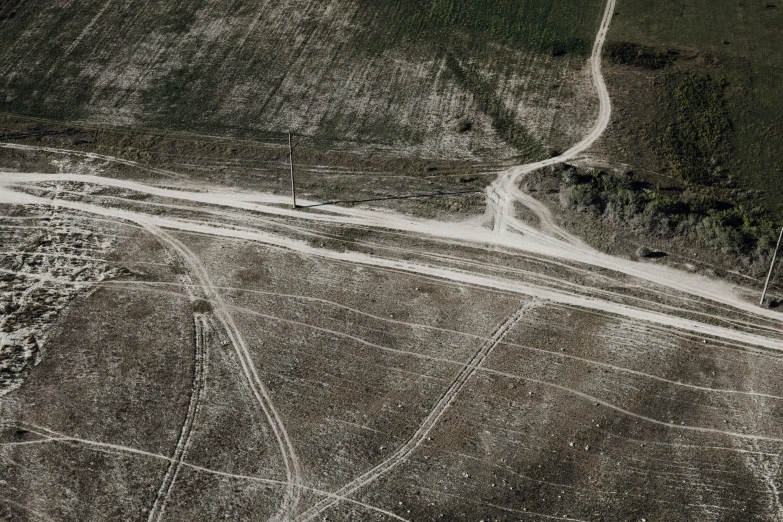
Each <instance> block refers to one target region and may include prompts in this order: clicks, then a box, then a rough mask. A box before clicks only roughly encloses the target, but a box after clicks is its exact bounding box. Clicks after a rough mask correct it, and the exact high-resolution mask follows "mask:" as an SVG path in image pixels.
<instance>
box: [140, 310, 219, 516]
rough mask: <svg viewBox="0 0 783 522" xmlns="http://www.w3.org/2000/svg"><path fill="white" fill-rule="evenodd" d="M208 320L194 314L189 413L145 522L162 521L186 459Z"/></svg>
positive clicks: (201, 388) (202, 377)
mask: <svg viewBox="0 0 783 522" xmlns="http://www.w3.org/2000/svg"><path fill="white" fill-rule="evenodd" d="M206 334H207V320H206V318H205V317H204V316H203V315H202V314H194V315H193V336H194V338H193V349H194V357H193V361H194V362H193V385H192V387H191V390H190V400H189V402H188V410H187V413H186V414H185V420H184V422H183V423H182V429H181V430H180V434H179V439H178V440H177V445H176V446H175V448H174V455H173V456H172V458H171V461H170V462H169V467H168V469H167V470H166V474H165V475H164V476H163V481H162V482H161V484H160V488H158V494H157V495H156V496H155V502H153V504H152V508H151V509H150V511H149V516H148V517H147V522H158V521H160V520H162V519H163V513H164V512H165V510H166V502H167V501H168V498H169V495H170V494H171V490H172V489H173V488H174V483H175V482H176V481H177V475H178V474H179V470H180V468H181V467H182V462H183V461H184V460H185V457H186V456H187V451H188V447H189V446H190V435H191V433H192V431H193V425H194V422H195V419H196V413H197V411H198V409H199V404H200V402H201V399H202V397H203V395H204V392H205V390H206V378H207V376H206V374H207V349H208V346H207V340H206Z"/></svg>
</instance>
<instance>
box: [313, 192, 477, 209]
mask: <svg viewBox="0 0 783 522" xmlns="http://www.w3.org/2000/svg"><path fill="white" fill-rule="evenodd" d="M480 192H484V191H483V190H460V191H457V192H432V193H429V194H411V195H408V196H381V197H377V198H368V199H341V200H335V201H326V202H324V203H315V204H313V205H297V207H298V208H315V207H324V206H326V205H338V204H340V203H369V202H371V201H388V200H393V199H413V198H431V197H437V196H455V195H459V194H478V193H480Z"/></svg>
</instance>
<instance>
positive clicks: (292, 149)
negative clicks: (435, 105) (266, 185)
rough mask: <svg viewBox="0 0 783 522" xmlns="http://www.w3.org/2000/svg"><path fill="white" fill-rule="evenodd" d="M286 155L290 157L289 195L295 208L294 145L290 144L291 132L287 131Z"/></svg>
mask: <svg viewBox="0 0 783 522" xmlns="http://www.w3.org/2000/svg"><path fill="white" fill-rule="evenodd" d="M288 157H289V158H290V159H291V195H292V196H293V198H294V206H293V207H292V208H296V184H295V182H294V147H293V145H292V144H291V133H290V132H289V133H288Z"/></svg>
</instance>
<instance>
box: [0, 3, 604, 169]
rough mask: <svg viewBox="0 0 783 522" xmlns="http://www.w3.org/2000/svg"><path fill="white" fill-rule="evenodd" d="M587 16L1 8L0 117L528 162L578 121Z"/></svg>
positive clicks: (552, 8) (546, 11)
mask: <svg viewBox="0 0 783 522" xmlns="http://www.w3.org/2000/svg"><path fill="white" fill-rule="evenodd" d="M600 8H601V3H600V2H599V1H597V0H590V1H589V2H576V1H575V0H569V1H567V2H554V1H551V0H528V1H526V2H523V3H521V4H520V3H518V2H508V1H493V2H485V3H477V4H474V3H470V4H464V3H461V2H456V1H454V0H449V1H442V0H441V1H434V2H431V3H421V2H411V1H408V0H405V1H396V2H392V1H386V2H364V1H359V0H357V1H350V0H340V1H334V2H330V3H324V2H316V1H308V0H297V1H294V2H278V1H273V2H265V3H264V4H263V6H261V7H258V6H256V5H254V4H252V3H248V2H237V1H235V2H231V3H229V4H225V3H223V2H217V1H211V2H206V3H203V2H185V3H179V4H176V5H175V4H167V3H161V2H143V1H141V0H134V1H131V2H127V3H125V4H123V5H110V4H106V3H105V2H96V1H87V2H79V3H75V2H65V3H64V4H62V5H61V4H59V3H58V4H55V3H51V4H50V5H44V6H41V5H37V4H34V3H32V2H24V1H19V2H10V3H5V4H4V5H3V6H2V7H1V8H0V13H2V14H1V15H0V16H1V18H0V26H1V27H2V35H1V36H0V44H1V45H0V49H2V50H0V64H2V66H0V70H2V78H3V79H2V81H0V111H5V112H7V113H10V114H14V115H26V116H36V117H44V118H54V119H57V120H60V121H89V122H99V123H102V124H109V125H112V126H122V127H128V128H136V127H144V128H156V129H161V130H164V131H172V130H187V131H190V132H202V133H208V134H217V135H221V136H236V137H243V138H244V137H247V138H253V139H264V138H270V137H281V135H282V133H285V132H287V131H289V130H294V131H296V132H298V133H300V134H305V135H308V136H311V137H313V139H315V140H317V141H319V142H321V143H323V144H324V145H328V146H329V147H331V148H345V147H347V148H350V149H360V150H373V149H380V150H386V151H387V152H390V151H391V152H393V153H394V154H395V155H399V154H400V153H405V152H407V153H411V154H416V155H425V156H429V157H438V156H457V157H463V158H464V157H468V158H469V157H475V156H479V157H487V156H492V157H495V158H497V157H503V156H506V157H508V156H517V155H523V156H525V157H529V156H530V155H534V154H538V153H540V152H541V151H542V148H562V147H563V146H564V145H566V144H568V143H570V142H571V141H573V140H574V138H576V137H578V135H579V131H580V129H579V128H577V127H573V128H571V127H567V128H564V129H560V128H558V127H559V126H558V127H555V126H553V121H554V118H555V112H571V113H572V114H571V115H570V116H571V117H569V115H567V114H558V116H557V117H558V118H559V117H563V118H564V119H565V120H566V121H571V120H574V119H578V118H574V117H573V116H575V115H576V114H578V113H580V112H584V111H586V110H587V111H589V110H590V109H589V107H590V104H591V103H592V98H591V96H590V95H589V93H587V94H585V93H583V92H579V91H578V90H574V89H570V88H565V86H564V84H566V83H572V82H573V81H574V79H575V76H577V75H578V72H579V71H580V69H581V68H582V67H583V65H584V60H585V55H586V53H587V52H588V51H589V48H590V45H591V42H592V39H593V34H594V32H595V29H596V26H597V22H598V16H599V12H600ZM448 57H451V58H452V60H453V61H454V63H459V64H461V65H460V67H461V71H463V72H464V74H465V75H466V76H467V77H468V79H469V80H470V81H458V80H457V79H456V78H455V77H454V76H455V75H454V71H453V70H452V69H453V67H452V68H450V67H448V63H449V62H448V61H447V58H448ZM588 89H589V84H588ZM557 109H560V111H558V110H557ZM501 113H502V114H501ZM465 122H467V123H468V124H469V125H468V126H469V130H467V129H466V128H465V126H464V124H465ZM508 127H513V128H515V129H516V131H515V132H513V133H511V134H513V135H523V134H524V135H526V136H528V140H526V141H525V144H524V146H520V143H519V142H515V141H514V140H513V139H512V140H509V139H505V138H508V136H509V135H510V134H509V132H508V131H506V130H505V129H506V128H508ZM498 138H500V139H498ZM504 139H505V143H504ZM528 141H529V143H528Z"/></svg>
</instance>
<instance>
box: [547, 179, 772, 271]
mask: <svg viewBox="0 0 783 522" xmlns="http://www.w3.org/2000/svg"><path fill="white" fill-rule="evenodd" d="M554 170H555V172H556V173H557V174H559V175H560V179H561V189H560V199H561V202H562V203H563V205H564V206H566V207H568V208H571V209H574V210H576V211H579V212H585V213H590V214H592V215H594V216H596V217H597V218H599V219H600V220H601V221H603V222H605V223H607V224H610V225H614V226H622V227H625V228H630V229H633V230H636V231H639V232H642V233H645V234H649V235H653V236H658V237H662V238H668V239H681V240H687V241H696V242H698V243H699V244H701V245H703V246H705V247H707V248H711V249H715V250H719V251H721V252H722V253H723V254H726V255H730V256H734V257H736V258H738V259H739V260H740V262H741V264H742V266H743V267H744V268H745V269H746V270H747V271H748V272H749V273H752V274H753V275H760V274H763V272H764V270H765V267H766V266H767V264H768V263H769V260H770V257H771V255H772V249H774V247H775V242H776V240H777V230H778V227H777V225H776V224H774V223H773V222H772V220H771V219H770V218H769V216H768V215H767V214H766V213H765V212H763V211H761V210H760V209H757V208H752V209H749V208H745V207H743V206H742V205H735V204H732V203H727V202H725V201H720V200H718V199H716V198H714V197H712V196H709V195H704V194H699V193H697V192H695V191H693V190H692V189H686V190H685V191H683V192H681V193H679V194H677V195H675V196H667V195H663V194H661V193H659V192H657V191H652V190H647V189H645V187H644V186H643V185H642V184H640V183H635V182H633V181H632V180H631V179H630V178H629V177H628V176H617V175H612V174H607V173H605V172H591V171H585V170H579V169H576V168H574V167H560V168H556V169H554Z"/></svg>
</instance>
